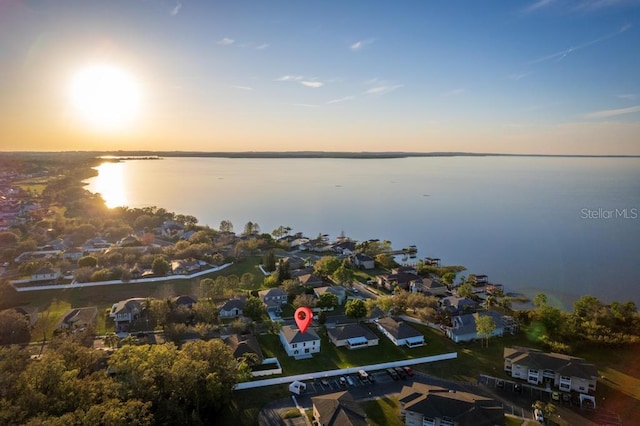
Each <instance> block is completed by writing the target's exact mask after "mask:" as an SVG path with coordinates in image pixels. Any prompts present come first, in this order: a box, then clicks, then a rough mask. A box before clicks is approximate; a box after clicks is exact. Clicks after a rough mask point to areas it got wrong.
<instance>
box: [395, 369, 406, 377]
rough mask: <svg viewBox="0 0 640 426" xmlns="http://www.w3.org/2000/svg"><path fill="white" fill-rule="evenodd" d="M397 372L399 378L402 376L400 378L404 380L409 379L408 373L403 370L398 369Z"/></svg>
mask: <svg viewBox="0 0 640 426" xmlns="http://www.w3.org/2000/svg"><path fill="white" fill-rule="evenodd" d="M395 370H396V373H398V376H400V378H402V379H406V378H407V373H406V372H405V371H404V370H403V369H402V368H400V367H396V368H395Z"/></svg>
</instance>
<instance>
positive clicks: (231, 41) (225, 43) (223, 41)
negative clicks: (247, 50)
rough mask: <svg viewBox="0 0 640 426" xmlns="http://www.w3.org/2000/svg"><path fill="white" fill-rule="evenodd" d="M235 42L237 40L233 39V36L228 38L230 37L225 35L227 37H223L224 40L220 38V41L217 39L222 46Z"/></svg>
mask: <svg viewBox="0 0 640 426" xmlns="http://www.w3.org/2000/svg"><path fill="white" fill-rule="evenodd" d="M235 42H236V41H235V40H234V39H232V38H228V37H225V38H223V39H222V40H218V41H217V44H220V45H222V46H229V45H232V44H233V43H235Z"/></svg>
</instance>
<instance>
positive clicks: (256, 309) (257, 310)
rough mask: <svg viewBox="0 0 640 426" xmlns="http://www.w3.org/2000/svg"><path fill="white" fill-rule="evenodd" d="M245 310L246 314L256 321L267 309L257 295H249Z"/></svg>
mask: <svg viewBox="0 0 640 426" xmlns="http://www.w3.org/2000/svg"><path fill="white" fill-rule="evenodd" d="M243 312H244V314H245V315H246V316H248V317H249V318H251V319H252V320H254V321H258V320H259V319H260V318H262V316H263V315H266V313H267V310H266V309H265V307H264V304H263V303H262V300H260V299H259V298H257V297H248V298H247V302H246V303H245V304H244V309H243Z"/></svg>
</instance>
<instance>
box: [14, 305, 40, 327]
mask: <svg viewBox="0 0 640 426" xmlns="http://www.w3.org/2000/svg"><path fill="white" fill-rule="evenodd" d="M13 310H14V311H16V312H17V313H19V314H20V315H24V316H25V317H26V318H27V319H28V320H29V325H31V327H33V326H34V325H36V322H37V321H38V308H36V307H31V306H18V307H17V308H13Z"/></svg>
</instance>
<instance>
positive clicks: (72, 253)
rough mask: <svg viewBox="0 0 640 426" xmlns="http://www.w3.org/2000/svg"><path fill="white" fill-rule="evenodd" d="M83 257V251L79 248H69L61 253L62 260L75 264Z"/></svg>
mask: <svg viewBox="0 0 640 426" xmlns="http://www.w3.org/2000/svg"><path fill="white" fill-rule="evenodd" d="M83 256H84V250H83V249H81V248H79V247H70V248H68V249H66V250H65V251H64V252H63V253H62V258H63V259H65V260H68V261H70V262H77V261H78V260H79V259H80V258H81V257H83Z"/></svg>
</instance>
